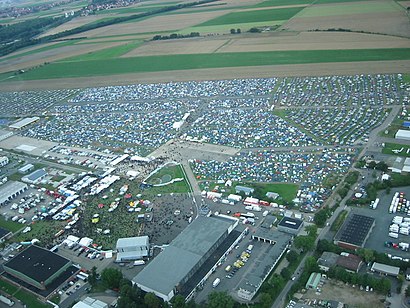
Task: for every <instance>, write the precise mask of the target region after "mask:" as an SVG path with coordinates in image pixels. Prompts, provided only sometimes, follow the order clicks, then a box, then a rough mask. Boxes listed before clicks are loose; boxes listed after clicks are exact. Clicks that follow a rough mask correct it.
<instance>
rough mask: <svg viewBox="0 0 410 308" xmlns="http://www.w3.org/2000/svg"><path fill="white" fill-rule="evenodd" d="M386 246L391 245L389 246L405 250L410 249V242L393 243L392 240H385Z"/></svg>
mask: <svg viewBox="0 0 410 308" xmlns="http://www.w3.org/2000/svg"><path fill="white" fill-rule="evenodd" d="M384 246H386V247H389V248H394V249H401V250H403V251H409V248H410V244H409V243H404V242H400V243H393V242H390V241H387V242H384Z"/></svg>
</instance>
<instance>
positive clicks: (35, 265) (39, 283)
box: [3, 245, 72, 290]
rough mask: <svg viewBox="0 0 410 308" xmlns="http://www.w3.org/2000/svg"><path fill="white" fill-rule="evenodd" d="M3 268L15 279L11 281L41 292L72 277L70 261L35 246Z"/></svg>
mask: <svg viewBox="0 0 410 308" xmlns="http://www.w3.org/2000/svg"><path fill="white" fill-rule="evenodd" d="M3 267H4V271H5V272H6V273H7V274H8V275H10V276H11V277H13V278H15V279H11V280H15V281H17V282H19V284H20V285H23V286H25V284H28V285H29V286H32V287H34V288H36V289H39V290H46V289H47V287H49V286H50V285H52V283H53V282H54V281H58V280H59V279H61V278H63V279H62V281H61V283H62V282H64V280H66V279H68V278H69V277H71V276H72V272H71V271H70V267H72V264H71V261H70V260H68V259H66V258H64V257H62V256H60V255H58V254H55V253H54V252H51V251H49V250H47V249H44V248H41V247H38V246H35V245H31V246H29V247H27V248H26V249H25V250H23V251H22V252H20V253H19V254H18V255H16V256H15V257H14V258H13V259H11V260H10V261H8V262H6V263H5V264H4V265H3ZM66 276H67V277H66ZM20 282H22V283H20ZM61 283H60V284H61Z"/></svg>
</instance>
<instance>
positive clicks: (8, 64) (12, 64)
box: [0, 41, 126, 73]
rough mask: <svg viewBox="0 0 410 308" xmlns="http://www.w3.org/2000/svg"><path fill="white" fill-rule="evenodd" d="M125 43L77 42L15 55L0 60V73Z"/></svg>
mask: <svg viewBox="0 0 410 308" xmlns="http://www.w3.org/2000/svg"><path fill="white" fill-rule="evenodd" d="M125 43H126V42H123V41H121V42H109V43H101V44H77V45H70V46H63V47H61V48H54V49H49V50H44V51H41V52H37V53H33V54H29V55H26V56H21V57H16V58H13V59H9V60H6V61H3V62H0V73H4V72H9V71H16V70H19V69H27V68H30V67H34V66H37V65H41V64H44V62H53V61H58V60H61V59H64V58H68V57H73V56H78V55H81V54H85V53H88V52H92V51H97V50H101V49H105V48H110V47H114V46H118V45H123V44H125ZM42 47H43V46H42ZM25 51H26V50H25Z"/></svg>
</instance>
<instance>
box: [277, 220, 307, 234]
mask: <svg viewBox="0 0 410 308" xmlns="http://www.w3.org/2000/svg"><path fill="white" fill-rule="evenodd" d="M302 227H303V220H300V219H296V218H291V217H283V219H282V220H281V221H280V222H279V224H278V230H279V231H282V232H286V233H290V234H298V233H299V232H300V230H301V229H302Z"/></svg>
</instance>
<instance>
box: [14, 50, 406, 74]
mask: <svg viewBox="0 0 410 308" xmlns="http://www.w3.org/2000/svg"><path fill="white" fill-rule="evenodd" d="M407 59H410V48H397V49H349V50H297V51H294V50H291V51H272V52H248V53H246V52H231V53H220V54H188V55H166V56H145V57H133V58H117V59H112V60H110V61H109V62H107V61H106V60H94V61H80V62H64V63H50V64H48V65H43V66H41V67H39V68H36V69H32V70H30V71H27V72H25V73H24V74H20V75H18V76H16V77H15V78H13V79H11V80H12V81H14V80H16V81H19V80H33V79H52V78H70V77H87V76H101V75H116V74H125V73H141V72H160V71H168V70H185V69H200V68H218V67H221V68H222V67H241V66H263V65H278V64H302V63H323V62H352V61H381V60H407Z"/></svg>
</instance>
